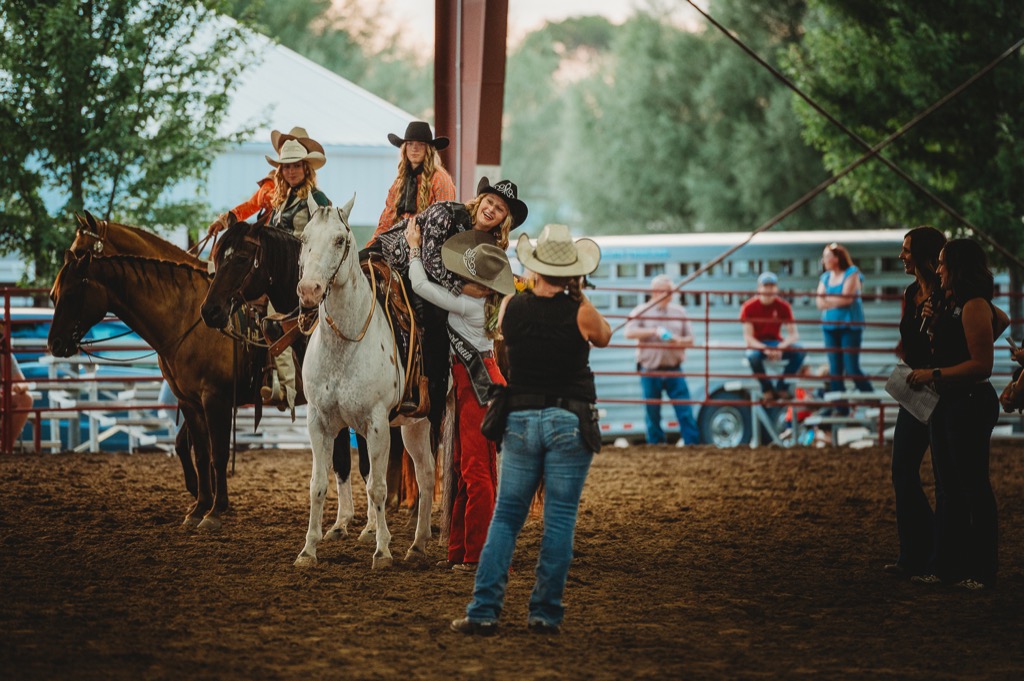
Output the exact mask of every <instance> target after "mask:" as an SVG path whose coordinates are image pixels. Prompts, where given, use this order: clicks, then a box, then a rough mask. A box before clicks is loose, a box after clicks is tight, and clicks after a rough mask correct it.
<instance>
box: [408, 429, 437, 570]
mask: <svg viewBox="0 0 1024 681" xmlns="http://www.w3.org/2000/svg"><path fill="white" fill-rule="evenodd" d="M402 438H403V439H404V440H405V448H406V449H407V450H408V451H409V456H410V457H411V458H412V462H413V465H414V466H415V468H416V484H417V485H418V486H419V499H417V502H416V536H415V537H414V538H413V541H412V546H410V547H409V550H408V551H407V552H406V554H405V559H406V560H426V557H427V542H428V541H430V509H431V505H432V504H433V501H434V456H433V453H432V452H431V451H430V422H429V421H428V420H427V419H420V420H419V421H416V422H415V423H412V424H410V425H407V426H402Z"/></svg>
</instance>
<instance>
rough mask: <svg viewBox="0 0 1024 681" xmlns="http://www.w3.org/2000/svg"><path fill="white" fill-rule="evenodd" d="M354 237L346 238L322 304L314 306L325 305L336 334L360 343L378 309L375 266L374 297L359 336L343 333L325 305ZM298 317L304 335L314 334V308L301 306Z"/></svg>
mask: <svg viewBox="0 0 1024 681" xmlns="http://www.w3.org/2000/svg"><path fill="white" fill-rule="evenodd" d="M352 238H353V237H352V235H351V234H349V236H348V238H347V239H345V251H344V252H343V253H342V254H341V259H339V260H338V266H337V267H335V268H334V273H333V274H331V278H330V279H329V280H328V281H327V286H326V287H325V288H324V295H323V297H322V298H320V304H319V305H318V306H317V307H316V308H314V310H318V309H319V308H320V307H321V306H323V308H324V320H326V322H327V325H328V326H330V327H331V330H332V331H334V333H335V335H337V336H338V338H340V339H342V340H344V341H349V342H351V343H358V342H359V341H361V340H363V337H364V336H365V335H366V330H367V329H369V328H370V321H371V320H372V319H373V313H374V310H376V309H377V294H376V292H375V288H374V287H375V285H376V281H375V276H374V273H373V268H371V270H370V293H371V298H372V302H371V303H370V313H369V314H368V315H367V316H366V321H365V322H363V328H362V330H361V331H360V332H359V335H358V336H356V337H355V338H349V337H348V336H346V335H345V334H344V333H342V331H341V329H339V328H338V325H337V324H336V323H335V322H334V319H333V318H331V315H330V313H329V312H328V311H327V306H326V305H324V303H325V302H327V295H328V294H329V293H330V292H331V289H332V288H333V287H334V282H335V280H336V279H337V278H338V272H339V271H341V266H342V265H343V264H344V263H345V260H346V259H347V258H348V256H349V253H350V252H351V250H352ZM298 319H299V331H300V332H301V333H302V335H304V336H308V335H310V334H312V333H313V330H314V329H315V328H316V319H317V316H316V314H315V313H314V312H313V311H312V310H309V311H306V310H302V309H301V308H300V310H299V318H298Z"/></svg>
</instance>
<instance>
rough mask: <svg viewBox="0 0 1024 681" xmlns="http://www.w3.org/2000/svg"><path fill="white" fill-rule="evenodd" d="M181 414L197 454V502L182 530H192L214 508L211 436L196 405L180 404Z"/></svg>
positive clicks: (189, 403)
mask: <svg viewBox="0 0 1024 681" xmlns="http://www.w3.org/2000/svg"><path fill="white" fill-rule="evenodd" d="M180 407H181V413H182V415H183V416H184V417H185V426H186V427H187V428H188V434H189V439H190V440H191V441H192V451H193V453H194V454H195V471H196V500H195V503H194V504H192V507H191V508H190V509H189V510H188V513H186V514H185V520H184V522H182V524H181V526H182V528H184V529H186V530H192V529H195V528H197V527H199V523H201V522H202V520H203V517H204V516H205V515H206V513H207V511H209V510H210V509H211V508H213V485H212V480H211V478H212V475H211V473H210V434H209V431H208V430H207V429H206V419H205V418H204V417H203V414H202V412H201V410H200V409H198V408H197V407H196V405H195V404H193V403H191V402H187V401H182V402H180Z"/></svg>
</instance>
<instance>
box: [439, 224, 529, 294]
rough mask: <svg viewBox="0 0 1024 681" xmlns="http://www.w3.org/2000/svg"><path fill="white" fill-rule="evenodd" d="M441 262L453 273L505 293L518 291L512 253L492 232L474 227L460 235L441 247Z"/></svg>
mask: <svg viewBox="0 0 1024 681" xmlns="http://www.w3.org/2000/svg"><path fill="white" fill-rule="evenodd" d="M441 261H442V262H443V263H444V266H445V267H446V268H447V269H448V271H449V272H452V273H454V274H457V275H459V276H460V277H462V278H463V279H466V280H467V281H472V282H476V283H477V284H481V285H483V286H486V287H487V288H489V289H493V290H495V291H497V292H498V293H501V294H502V295H506V296H508V295H512V294H513V293H515V292H516V285H515V281H514V280H513V279H512V267H511V266H510V265H509V263H508V256H507V255H505V251H503V250H501V249H500V248H498V247H497V246H496V245H495V244H494V237H493V236H492V235H491V234H489V233H488V232H481V231H478V230H475V229H471V230H469V231H468V232H462V233H460V234H456V235H455V236H453V237H452V238H451V239H448V241H445V242H444V245H443V246H441Z"/></svg>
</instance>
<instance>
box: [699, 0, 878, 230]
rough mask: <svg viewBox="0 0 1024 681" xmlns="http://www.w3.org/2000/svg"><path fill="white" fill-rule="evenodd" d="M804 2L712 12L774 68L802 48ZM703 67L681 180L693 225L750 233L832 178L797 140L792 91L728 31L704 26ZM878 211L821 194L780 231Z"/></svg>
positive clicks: (838, 223)
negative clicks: (693, 138) (692, 148)
mask: <svg viewBox="0 0 1024 681" xmlns="http://www.w3.org/2000/svg"><path fill="white" fill-rule="evenodd" d="M805 6H806V3H805V2H804V0H782V1H781V2H780V1H778V0H776V1H774V2H767V1H766V0H720V1H719V2H714V3H712V5H711V11H710V13H711V15H712V16H713V17H714V19H715V20H716V21H718V22H720V23H721V24H722V25H723V26H725V27H726V28H728V29H729V30H730V31H732V32H733V33H734V34H735V35H736V36H737V37H738V38H739V39H740V40H741V41H743V42H744V43H745V44H746V45H748V46H749V47H750V48H751V49H752V50H753V51H754V52H755V53H757V54H758V55H759V56H760V57H761V58H762V59H764V60H765V61H766V62H768V63H769V64H771V65H772V66H773V67H775V68H776V69H778V68H779V67H780V59H781V57H782V56H783V54H784V51H785V50H787V49H788V48H789V47H791V46H795V45H799V43H800V40H801V37H802V27H801V25H802V21H803V16H804V11H805ZM705 41H706V44H707V49H708V51H709V57H708V69H707V71H706V73H705V74H704V75H703V76H702V77H701V78H700V81H699V83H697V84H696V92H695V98H696V101H697V102H698V107H699V112H700V115H699V121H698V122H696V123H695V125H696V127H697V129H698V131H699V135H700V142H699V144H698V145H697V147H696V157H695V158H694V159H693V162H692V163H690V165H689V171H688V172H687V173H686V174H685V176H684V183H685V185H686V187H687V190H688V194H689V196H690V209H691V210H692V212H693V219H694V223H695V224H696V225H698V226H701V227H702V228H704V229H709V230H723V229H729V230H741V231H746V230H750V229H753V228H754V227H756V226H758V225H760V224H761V223H763V222H765V221H766V220H767V219H768V218H770V217H772V216H774V215H776V214H777V213H778V212H779V211H781V210H782V209H783V208H785V207H786V206H788V205H789V204H791V203H792V202H793V201H795V200H796V199H798V198H800V197H801V196H803V195H804V194H805V193H806V192H807V191H808V190H810V189H811V188H812V187H814V186H816V185H817V184H818V183H820V182H821V181H822V180H824V179H826V178H827V177H828V171H827V170H826V169H825V167H824V165H823V163H822V160H821V155H820V154H819V153H818V152H817V151H816V150H815V149H814V148H812V147H811V146H810V145H809V144H807V143H806V142H805V141H804V140H803V139H802V137H801V134H800V133H801V124H800V119H799V118H798V117H797V116H796V115H795V113H794V110H793V97H792V93H791V90H789V89H788V88H787V87H786V86H785V85H784V84H783V83H781V82H779V81H778V80H777V79H776V78H775V77H774V76H773V75H772V74H771V73H770V72H769V71H768V70H767V69H766V68H764V67H763V66H761V65H760V64H758V63H756V62H755V61H754V60H753V59H752V58H751V57H750V56H749V55H747V54H746V53H744V52H743V51H742V50H741V49H740V47H739V46H737V45H736V44H735V43H734V42H733V41H732V40H730V39H729V38H728V37H726V36H724V35H722V33H721V32H720V31H719V30H718V29H716V28H714V27H708V29H707V31H706V33H705ZM864 224H871V225H872V226H877V222H876V221H875V220H874V215H872V214H870V212H867V211H866V212H865V214H862V215H860V216H857V215H855V214H854V213H853V211H852V210H851V208H850V205H849V203H848V201H847V200H846V199H845V198H842V197H834V196H831V195H829V194H828V193H825V194H821V195H819V196H817V197H816V198H815V199H814V200H813V201H812V202H810V203H809V204H806V205H805V206H803V207H802V208H801V209H800V210H798V211H797V212H796V213H794V214H793V215H791V216H790V217H788V218H787V219H786V220H785V221H784V222H783V224H782V225H780V227H779V228H789V229H822V228H832V229H835V228H840V229H842V228H849V227H856V226H861V225H864Z"/></svg>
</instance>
